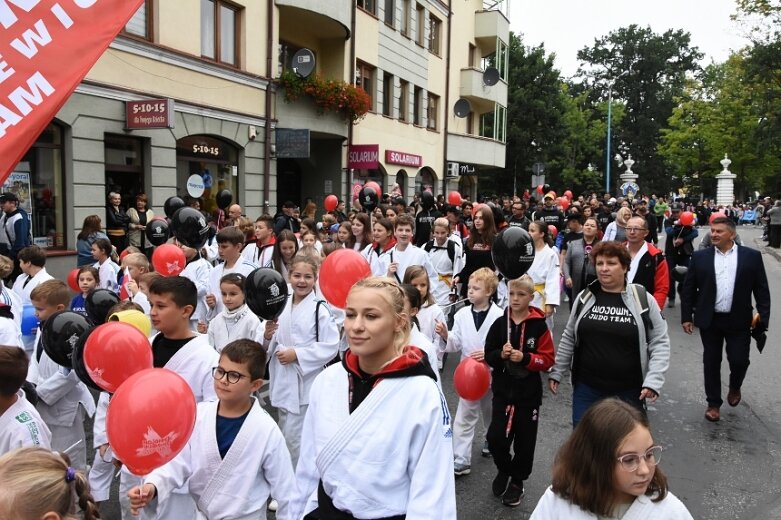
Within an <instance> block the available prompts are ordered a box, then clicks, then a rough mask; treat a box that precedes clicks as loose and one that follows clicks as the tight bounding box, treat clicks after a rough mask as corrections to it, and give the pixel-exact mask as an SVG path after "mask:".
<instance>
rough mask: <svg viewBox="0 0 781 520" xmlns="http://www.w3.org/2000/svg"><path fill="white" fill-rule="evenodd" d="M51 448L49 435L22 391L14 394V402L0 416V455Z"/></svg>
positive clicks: (44, 424)
mask: <svg viewBox="0 0 781 520" xmlns="http://www.w3.org/2000/svg"><path fill="white" fill-rule="evenodd" d="M32 446H40V447H41V448H50V447H51V433H50V432H49V428H48V427H47V426H46V423H45V422H44V421H43V419H41V416H40V414H38V411H37V410H36V409H35V407H34V406H33V405H32V404H31V403H30V402H29V401H28V400H27V398H26V397H25V395H24V391H22V390H19V391H18V392H16V402H15V403H14V404H12V405H11V406H10V407H9V408H8V410H6V411H5V412H4V413H3V415H0V455H2V454H4V453H8V452H9V451H12V450H15V449H18V448H27V447H32Z"/></svg>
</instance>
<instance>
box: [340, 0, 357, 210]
mask: <svg viewBox="0 0 781 520" xmlns="http://www.w3.org/2000/svg"><path fill="white" fill-rule="evenodd" d="M350 4H352V10H351V14H350V70H349V71H348V72H347V74H348V76H347V78H348V83H350V84H353V83H355V25H356V21H355V15H356V12H355V10H356V9H357V7H356V5H357V2H353V1H351V2H350ZM354 126H355V125H354V124H353V123H352V121H350V122H348V123H347V151H348V152H349V150H350V146H352V144H353V127H354ZM344 166H345V170H344V172H345V173H344V176H345V179H347V182H346V183H345V184H346V187H347V190H346V192H345V188H344V187H342V196H343V197H344V200H345V201H348V200H349V201H350V204H349V206H350V207H351V208H352V205H353V199H352V182H353V180H352V179H351V178H350V169H349V168H347V163H345V165H344Z"/></svg>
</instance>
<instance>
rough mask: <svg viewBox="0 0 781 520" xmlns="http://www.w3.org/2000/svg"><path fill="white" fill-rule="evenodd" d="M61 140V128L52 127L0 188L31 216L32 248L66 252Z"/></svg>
mask: <svg viewBox="0 0 781 520" xmlns="http://www.w3.org/2000/svg"><path fill="white" fill-rule="evenodd" d="M62 136H63V131H62V128H60V127H59V126H58V125H56V124H54V123H50V124H49V126H47V127H46V129H45V130H44V131H43V132H42V133H41V135H39V136H38V139H36V140H35V144H33V145H32V146H31V147H30V149H29V150H28V151H27V153H26V154H24V157H22V160H21V161H19V164H17V165H16V167H15V168H14V170H13V172H11V174H10V175H9V176H8V179H6V181H5V184H3V186H2V187H0V190H2V191H3V192H11V193H15V194H16V196H17V197H19V207H20V208H22V209H24V210H25V211H26V212H27V213H28V214H29V215H30V222H31V226H32V229H31V231H32V235H33V244H35V245H38V246H41V247H43V248H47V249H64V248H65V203H64V200H63V195H64V189H65V178H64V175H63V157H62ZM101 202H102V201H101Z"/></svg>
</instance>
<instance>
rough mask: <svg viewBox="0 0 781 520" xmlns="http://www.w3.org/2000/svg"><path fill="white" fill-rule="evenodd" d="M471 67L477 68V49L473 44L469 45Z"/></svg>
mask: <svg viewBox="0 0 781 520" xmlns="http://www.w3.org/2000/svg"><path fill="white" fill-rule="evenodd" d="M469 66H470V67H477V47H476V46H475V45H474V44H472V43H470V44H469Z"/></svg>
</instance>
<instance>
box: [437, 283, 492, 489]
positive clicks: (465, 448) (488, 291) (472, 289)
mask: <svg viewBox="0 0 781 520" xmlns="http://www.w3.org/2000/svg"><path fill="white" fill-rule="evenodd" d="M498 284H499V280H497V278H496V275H495V274H494V272H493V271H491V270H490V269H488V268H487V267H482V268H480V269H478V270H477V271H475V272H474V273H472V275H471V276H470V277H469V284H468V288H467V298H468V299H469V303H471V305H468V306H466V307H464V308H463V309H461V310H460V311H458V312H457V313H456V315H455V318H454V320H453V330H451V331H449V332H447V333H445V331H447V328H446V327H445V325H444V324H440V325H437V331H438V333H442V334H443V335H444V336H445V337H446V339H447V344H446V345H445V351H446V352H457V351H459V350H460V351H461V360H462V361H463V360H464V359H465V358H467V357H471V358H473V359H476V360H477V361H483V360H484V359H485V351H484V349H485V338H486V336H487V335H488V330H489V329H490V328H491V325H493V323H494V321H496V318H499V317H500V316H502V310H501V309H500V308H499V307H497V306H496V305H495V304H494V303H492V302H491V295H492V294H493V293H494V291H496V287H497V285H498ZM492 397H493V394H492V393H491V391H490V390H489V391H488V393H486V395H485V396H484V397H483V398H482V399H481V400H479V401H467V400H466V399H459V400H458V408H457V409H456V419H455V422H454V423H453V454H454V455H455V465H454V469H455V474H456V475H468V474H469V473H470V472H471V471H472V467H471V466H472V440H473V439H474V436H475V427H476V426H477V421H479V420H480V419H481V418H482V420H483V427H484V428H485V429H486V430H487V429H488V425H490V424H491V399H492ZM483 449H484V450H485V451H487V450H488V447H487V446H484V447H483ZM489 453H490V452H489Z"/></svg>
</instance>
